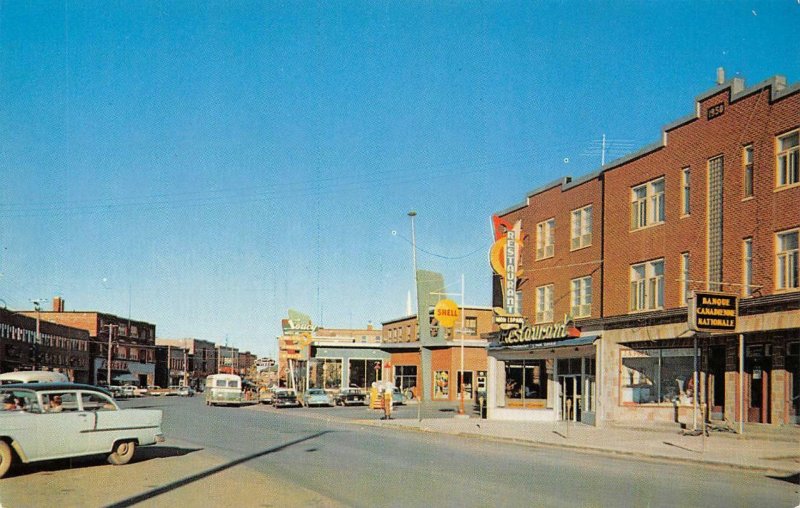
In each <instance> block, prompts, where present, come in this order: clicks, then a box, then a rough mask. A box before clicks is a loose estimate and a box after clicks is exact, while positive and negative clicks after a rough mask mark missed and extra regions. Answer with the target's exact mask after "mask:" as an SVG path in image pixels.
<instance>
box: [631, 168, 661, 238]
mask: <svg viewBox="0 0 800 508" xmlns="http://www.w3.org/2000/svg"><path fill="white" fill-rule="evenodd" d="M631 198H632V200H631V229H640V228H643V227H646V226H652V225H654V224H660V223H662V222H664V179H663V178H659V179H658V180H653V181H652V182H648V183H646V184H643V185H639V186H638V187H634V188H633V189H632V190H631Z"/></svg>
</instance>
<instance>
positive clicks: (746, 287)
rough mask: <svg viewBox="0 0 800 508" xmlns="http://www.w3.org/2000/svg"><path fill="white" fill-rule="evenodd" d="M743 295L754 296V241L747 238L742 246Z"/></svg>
mask: <svg viewBox="0 0 800 508" xmlns="http://www.w3.org/2000/svg"><path fill="white" fill-rule="evenodd" d="M742 294H743V295H744V296H753V239H752V238H745V239H744V243H743V244H742Z"/></svg>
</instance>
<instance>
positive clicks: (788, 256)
mask: <svg viewBox="0 0 800 508" xmlns="http://www.w3.org/2000/svg"><path fill="white" fill-rule="evenodd" d="M791 234H794V235H796V236H797V240H796V244H798V247H800V228H794V229H787V230H785V231H779V232H777V233H775V291H776V292H789V291H797V290H798V289H800V280H798V279H800V277H798V271H800V266H799V265H800V259H799V258H800V249H798V247H795V248H794V249H791V250H780V248H781V247H780V243H781V238H782V237H785V236H788V235H791ZM792 261H793V262H792ZM792 265H794V266H793V268H794V270H792ZM782 268H783V270H785V271H784V278H781V269H782ZM786 268H788V270H787V269H786ZM787 277H788V278H789V279H788V280H786V278H787ZM787 282H789V283H791V285H790V284H785V283H787Z"/></svg>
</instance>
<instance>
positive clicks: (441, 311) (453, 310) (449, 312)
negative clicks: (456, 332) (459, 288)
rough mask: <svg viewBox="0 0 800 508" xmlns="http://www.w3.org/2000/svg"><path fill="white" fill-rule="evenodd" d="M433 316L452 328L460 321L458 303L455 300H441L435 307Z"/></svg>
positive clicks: (443, 324)
mask: <svg viewBox="0 0 800 508" xmlns="http://www.w3.org/2000/svg"><path fill="white" fill-rule="evenodd" d="M433 316H434V317H435V318H436V320H437V321H439V324H441V325H442V326H444V327H445V328H452V327H454V326H455V325H456V321H458V317H459V311H458V305H456V302H454V301H453V300H439V302H438V303H437V304H436V307H434V308H433Z"/></svg>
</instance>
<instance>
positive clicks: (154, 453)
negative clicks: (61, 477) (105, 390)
mask: <svg viewBox="0 0 800 508" xmlns="http://www.w3.org/2000/svg"><path fill="white" fill-rule="evenodd" d="M200 450H202V448H178V447H176V446H143V447H141V448H136V453H135V455H134V456H133V459H131V462H130V463H131V464H136V463H138V462H147V461H148V460H153V459H163V458H167V457H180V456H182V455H187V454H189V453H192V452H196V451H200ZM107 465H109V464H108V462H106V460H105V456H104V455H88V456H85V457H74V458H71V459H57V460H47V461H44V462H34V463H32V464H22V463H17V464H15V465H14V467H13V468H11V471H9V473H8V475H6V476H7V477H8V478H11V477H16V476H25V475H29V474H34V473H43V474H52V472H53V471H60V470H62V469H83V468H88V467H98V466H107Z"/></svg>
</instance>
